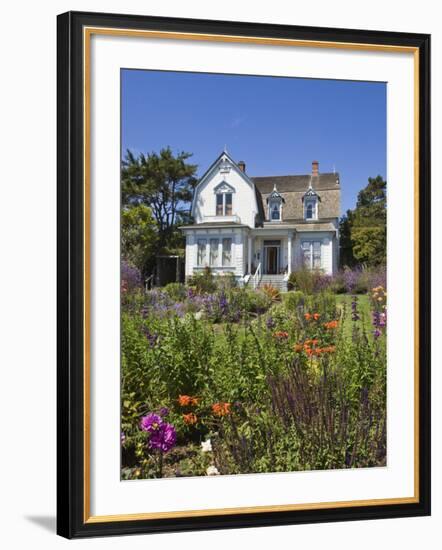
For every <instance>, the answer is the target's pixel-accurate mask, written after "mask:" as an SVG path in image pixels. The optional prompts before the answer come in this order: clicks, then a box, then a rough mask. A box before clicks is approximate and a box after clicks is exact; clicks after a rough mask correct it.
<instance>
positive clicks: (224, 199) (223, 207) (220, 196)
mask: <svg viewBox="0 0 442 550" xmlns="http://www.w3.org/2000/svg"><path fill="white" fill-rule="evenodd" d="M234 192H235V190H234V189H233V187H231V186H230V185H229V184H227V183H226V182H224V181H223V182H222V183H220V184H219V185H217V186H216V187H215V200H216V215H217V216H231V215H232V213H233V208H232V205H233V193H234Z"/></svg>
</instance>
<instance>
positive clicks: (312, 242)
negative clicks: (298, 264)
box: [301, 239, 322, 271]
mask: <svg viewBox="0 0 442 550" xmlns="http://www.w3.org/2000/svg"><path fill="white" fill-rule="evenodd" d="M306 244H308V245H309V248H308V251H309V257H310V265H309V266H306V265H305V260H304V251H305V250H307V248H304V245H306ZM315 244H319V267H314V265H313V264H314V259H315V256H314V245H315ZM301 253H302V265H303V266H304V267H307V268H308V269H310V271H313V270H314V269H322V241H320V240H315V239H305V240H302V241H301Z"/></svg>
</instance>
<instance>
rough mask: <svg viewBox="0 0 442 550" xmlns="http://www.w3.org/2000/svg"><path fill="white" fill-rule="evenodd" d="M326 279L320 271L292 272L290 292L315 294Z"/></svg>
mask: <svg viewBox="0 0 442 550" xmlns="http://www.w3.org/2000/svg"><path fill="white" fill-rule="evenodd" d="M323 278H324V273H323V272H322V271H321V270H319V269H314V270H310V269H306V268H302V269H298V270H296V271H292V272H291V273H290V276H289V280H288V285H287V287H288V290H300V291H301V292H303V293H304V294H313V293H314V292H315V291H316V288H317V287H318V285H319V284H320V282H321V280H322V279H323Z"/></svg>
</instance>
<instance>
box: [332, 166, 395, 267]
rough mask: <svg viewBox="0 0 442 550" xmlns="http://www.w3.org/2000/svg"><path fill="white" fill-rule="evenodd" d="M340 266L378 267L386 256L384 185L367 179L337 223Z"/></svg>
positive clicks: (377, 178) (385, 201)
mask: <svg viewBox="0 0 442 550" xmlns="http://www.w3.org/2000/svg"><path fill="white" fill-rule="evenodd" d="M340 230H341V237H340V239H341V247H342V251H343V254H342V263H344V264H346V265H353V264H354V263H364V264H367V265H371V266H374V265H379V264H382V263H385V262H386V259H387V258H386V255H387V246H386V245H387V183H386V181H384V180H383V178H382V177H381V176H377V177H375V178H368V184H367V186H366V187H365V188H364V189H362V190H361V191H360V192H359V194H358V199H357V203H356V208H355V209H354V210H348V211H347V214H346V215H345V216H343V217H342V218H341V220H340Z"/></svg>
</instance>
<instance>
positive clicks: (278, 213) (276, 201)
mask: <svg viewBox="0 0 442 550" xmlns="http://www.w3.org/2000/svg"><path fill="white" fill-rule="evenodd" d="M284 202H285V200H284V197H283V196H282V195H281V194H280V193H278V190H277V189H276V185H274V186H273V191H272V192H271V193H270V195H269V196H268V198H267V204H268V209H269V211H268V219H269V220H270V221H271V222H280V221H282V205H283V203H284Z"/></svg>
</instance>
